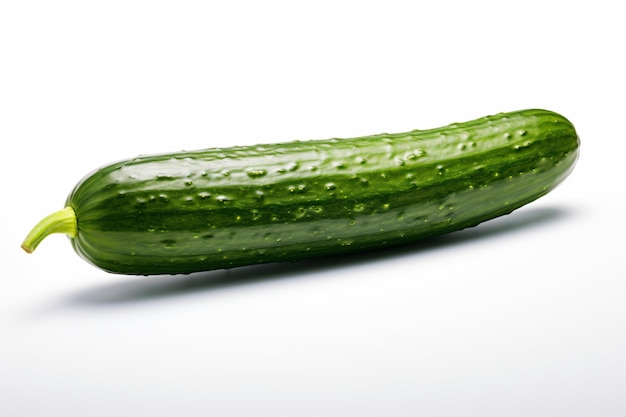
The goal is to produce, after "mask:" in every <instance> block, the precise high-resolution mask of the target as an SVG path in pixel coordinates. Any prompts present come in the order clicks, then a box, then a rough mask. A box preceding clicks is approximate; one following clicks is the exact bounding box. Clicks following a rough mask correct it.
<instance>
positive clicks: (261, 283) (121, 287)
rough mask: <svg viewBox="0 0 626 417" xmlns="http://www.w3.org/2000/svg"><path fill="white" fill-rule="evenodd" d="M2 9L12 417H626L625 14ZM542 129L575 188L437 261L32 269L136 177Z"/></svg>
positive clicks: (348, 4) (368, 8) (2, 337)
mask: <svg viewBox="0 0 626 417" xmlns="http://www.w3.org/2000/svg"><path fill="white" fill-rule="evenodd" d="M1 4H2V5H1V6H0V138H1V139H2V153H1V155H2V164H0V170H1V176H0V178H2V191H1V192H0V194H1V195H2V216H1V222H2V223H1V225H0V226H1V230H2V233H1V234H0V236H1V238H0V239H1V245H2V246H1V248H0V257H1V260H2V271H3V272H2V274H1V278H0V283H1V286H0V415H2V416H7V417H8V416H20V417H31V416H64V417H74V416H80V417H85V416H89V417H100V416H102V417H105V416H106V417H111V416H135V417H141V416H150V417H160V416H186V417H193V416H220V417H229V416H255V417H259V416H272V417H280V416H481V417H484V416H508V417H511V416H568V417H575V416H594V417H595V416H604V417H609V416H624V415H626V395H625V394H624V393H625V392H626V330H625V328H626V267H625V266H624V259H623V258H624V247H625V242H624V236H625V233H624V232H626V230H625V227H624V221H623V213H624V204H623V202H624V200H623V197H624V171H623V169H624V162H625V161H626V160H625V159H624V158H625V156H626V145H625V143H626V131H625V129H624V120H625V117H626V116H625V113H624V109H625V107H624V97H626V88H625V81H624V79H625V78H624V75H625V74H626V65H625V64H624V51H625V49H624V48H625V44H624V40H625V39H626V30H625V29H624V28H625V26H624V21H623V12H622V11H621V10H622V9H621V8H620V9H618V8H617V6H618V5H619V2H609V1H592V2H591V1H590V2H582V1H581V2H576V1H572V2H551V1H546V0H543V1H523V2H520V1H517V2H496V1H494V2H486V1H465V2H461V1H459V2H449V1H437V2H434V1H428V2H398V1H389V0H385V1H380V2H372V1H358V2H356V1H341V0H334V1H320V0H317V1H315V2H297V1H284V2H280V1H258V2H253V1H229V2H212V1H205V2H201V1H198V2H190V1H171V2H167V1H146V2H141V1H131V0H124V1H106V2H85V1H52V2H48V1H41V2H35V1H15V2H9V1H7V2H3V3H1ZM529 107H539V108H547V109H550V110H554V111H557V112H559V113H562V114H563V115H565V116H566V117H567V118H569V119H570V120H571V121H572V122H573V123H574V125H575V126H576V127H577V130H578V132H579V134H580V136H581V140H582V148H581V157H580V160H579V162H578V165H577V166H576V168H575V170H574V172H573V173H572V175H571V176H570V177H569V178H568V179H567V180H566V181H565V182H564V183H563V184H562V185H561V186H560V187H558V188H557V189H556V190H555V191H554V192H553V193H551V194H549V195H547V196H545V197H543V198H542V199H540V200H539V201H536V202H534V203H532V204H530V205H528V206H526V207H524V208H522V209H520V210H518V211H516V212H514V213H513V214H511V215H510V216H505V217H503V218H500V219H497V220H494V221H491V222H488V223H485V224H483V225H481V226H479V227H477V228H474V229H470V230H465V231H462V232H457V233H453V234H450V235H448V236H445V237H441V238H438V239H433V240H430V241H427V242H423V243H421V244H417V245H413V246H410V247H406V248H401V249H399V250H391V251H384V252H380V253H374V254H368V255H367V256H352V257H348V258H347V259H332V260H321V261H305V262H301V263H295V264H287V265H266V266H256V267H247V268H240V269H236V270H230V271H214V272H210V273H200V274H193V275H190V276H184V277H149V278H144V277H126V276H117V275H111V274H107V273H105V272H102V271H100V270H98V269H96V268H94V267H92V266H90V265H88V264H87V263H85V262H83V261H82V260H81V259H80V258H79V257H77V256H76V255H75V254H74V253H73V251H72V249H71V246H70V244H69V243H68V241H67V238H65V237H64V236H60V235H55V236H51V237H49V238H48V239H46V241H44V242H43V244H42V245H41V246H40V247H39V249H38V250H37V252H36V253H35V254H33V255H26V254H25V253H23V252H22V251H21V250H20V248H19V244H20V243H21V241H22V239H23V237H24V236H25V234H26V233H27V232H28V230H29V229H30V228H31V227H32V226H33V225H34V223H36V222H37V221H38V220H39V219H40V218H42V217H43V216H45V215H46V214H48V213H50V212H52V211H55V210H57V209H60V208H62V206H63V203H64V201H65V198H66V196H67V194H68V193H69V191H70V190H71V188H72V187H73V186H74V185H75V183H76V182H77V181H78V180H79V179H80V178H82V177H83V176H84V175H85V174H87V173H88V172H90V171H92V170H93V169H95V168H97V167H99V166H101V165H103V164H106V163H108V162H111V161H114V160H118V159H123V158H126V157H133V156H136V155H138V154H147V153H156V152H167V151H178V150H182V149H187V150H191V149H199V148H205V147H212V146H229V145H235V144H237V145H243V144H256V143H263V142H265V143H267V142H276V141H288V140H291V139H313V138H327V137H349V136H359V135H362V134H372V133H380V132H384V131H388V132H398V131H405V130H410V129H414V128H420V129H426V128H431V127H438V126H440V125H444V124H448V123H451V122H460V121H465V120H470V119H473V118H476V117H481V116H485V115H488V114H493V113H497V112H501V111H510V110H519V109H524V108H529Z"/></svg>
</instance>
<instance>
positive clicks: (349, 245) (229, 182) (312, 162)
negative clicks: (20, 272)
mask: <svg viewBox="0 0 626 417" xmlns="http://www.w3.org/2000/svg"><path fill="white" fill-rule="evenodd" d="M578 152H579V139H578V136H577V134H576V131H575V129H574V127H573V125H572V124H571V123H570V122H569V121H568V120H567V119H565V118H564V117H563V116H561V115H559V114H556V113H553V112H550V111H547V110H536V109H533V110H523V111H518V112H512V113H500V114H497V115H494V116H487V117H484V118H480V119H477V120H473V121H469V122H466V123H458V124H452V125H449V126H444V127H441V128H437V129H431V130H414V131H410V132H406V133H398V134H386V133H384V134H379V135H373V136H365V137H359V138H351V139H329V140H311V141H295V142H290V143H282V144H270V145H258V146H245V147H231V148H222V149H218V148H214V149H206V150H200V151H194V152H179V153H173V154H161V155H151V156H140V157H137V158H134V159H129V160H125V161H122V162H117V163H114V164H111V165H108V166H105V167H103V168H100V169H98V170H97V171H95V172H93V173H92V174H91V175H89V176H87V177H86V178H84V179H83V180H82V181H81V182H80V183H79V184H78V185H77V186H76V187H75V188H74V190H73V191H72V193H71V194H70V195H69V197H68V199H67V202H66V204H65V208H64V209H63V210H60V211H59V212H56V213H53V214H52V215H50V216H48V217H46V218H45V219H44V220H42V221H41V222H40V223H39V224H38V225H37V226H35V228H34V229H33V231H32V232H31V233H30V234H29V235H28V236H27V237H26V239H25V240H24V243H23V244H22V247H23V248H24V249H25V250H26V251H27V252H32V251H33V250H34V249H35V247H36V246H37V245H38V244H39V242H41V240H42V239H43V238H44V237H45V236H47V235H48V234H50V233H66V234H67V235H69V236H70V238H71V242H72V245H73V247H74V249H75V250H76V252H77V253H78V254H79V255H80V256H82V257H83V258H84V259H86V260H87V261H89V262H91V263H92V264H94V265H96V266H98V267H100V268H102V269H104V270H106V271H110V272H114V273H122V274H141V275H150V274H178V273H191V272H195V271H206V270H213V269H222V268H231V267H236V266H242V265H249V264H257V263H265V262H278V261H291V260H298V259H303V258H310V257H316V256H322V255H337V254H342V253H348V252H355V251H362V250H366V249H372V248H379V247H386V246H392V245H400V244H406V243H410V242H415V241H416V240H417V239H422V238H425V237H429V236H434V235H440V234H443V233H448V232H451V231H455V230H460V229H463V228H466V227H470V226H475V225H477V224H479V223H481V222H483V221H485V220H488V219H492V218H494V217H497V216H501V215H504V214H508V213H510V212H511V211H513V210H515V209H517V208H519V207H521V206H523V205H525V204H527V203H529V202H531V201H533V200H535V199H537V198H539V197H540V196H542V195H544V194H546V193H547V192H548V191H550V190H551V189H553V188H554V187H555V186H556V185H557V184H558V183H560V182H561V181H562V180H563V179H564V178H565V177H566V176H567V175H568V174H569V173H570V172H571V170H572V169H573V167H574V165H575V162H576V160H577V157H578Z"/></svg>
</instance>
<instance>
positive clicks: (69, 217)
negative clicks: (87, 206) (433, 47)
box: [22, 207, 78, 253]
mask: <svg viewBox="0 0 626 417" xmlns="http://www.w3.org/2000/svg"><path fill="white" fill-rule="evenodd" d="M52 233H65V234H66V235H68V236H70V237H72V238H74V237H76V234H77V233H78V226H77V222H76V213H75V212H74V209H73V208H71V207H65V208H64V209H63V210H59V211H57V212H54V213H52V214H51V215H49V216H47V217H45V218H44V219H43V220H41V221H40V222H39V223H37V224H36V225H35V227H33V230H31V231H30V233H29V234H28V236H26V239H24V242H23V243H22V249H24V250H25V251H26V252H28V253H32V252H33V251H34V250H35V249H36V248H37V246H38V245H39V244H40V243H41V241H42V240H44V238H45V237H46V236H48V235H51V234H52Z"/></svg>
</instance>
